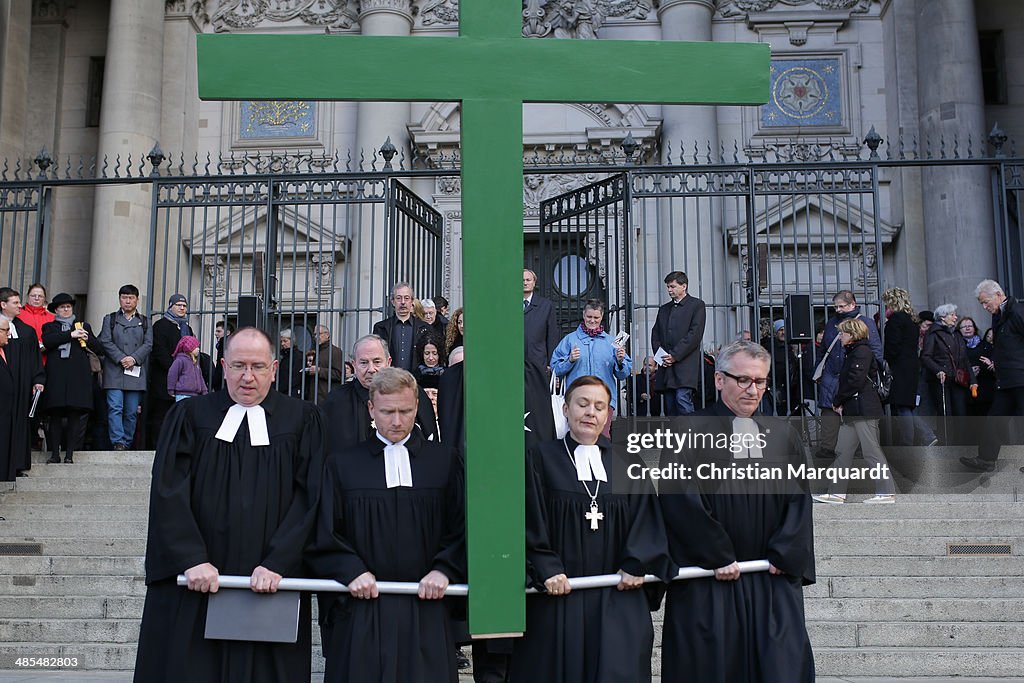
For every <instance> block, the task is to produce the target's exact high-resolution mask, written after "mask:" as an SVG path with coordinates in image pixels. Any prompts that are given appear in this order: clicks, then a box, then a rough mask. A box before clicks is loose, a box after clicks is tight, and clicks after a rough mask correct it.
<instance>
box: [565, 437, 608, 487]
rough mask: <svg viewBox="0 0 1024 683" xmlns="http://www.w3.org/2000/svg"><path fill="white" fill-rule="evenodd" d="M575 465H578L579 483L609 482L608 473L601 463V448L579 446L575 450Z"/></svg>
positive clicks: (577, 477)
mask: <svg viewBox="0 0 1024 683" xmlns="http://www.w3.org/2000/svg"><path fill="white" fill-rule="evenodd" d="M573 464H574V465H576V479H578V480H579V481H593V480H594V479H597V480H598V481H604V482H606V481H608V473H607V472H606V471H605V469H604V463H603V462H602V461H601V447H600V446H598V445H596V444H594V445H592V446H585V445H583V444H578V445H577V446H576V448H575V449H573Z"/></svg>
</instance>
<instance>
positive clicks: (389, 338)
mask: <svg viewBox="0 0 1024 683" xmlns="http://www.w3.org/2000/svg"><path fill="white" fill-rule="evenodd" d="M415 296H416V295H415V294H413V291H412V287H410V286H409V284H408V283H406V282H399V283H398V284H397V285H395V287H394V289H392V290H391V305H392V306H394V307H395V313H394V315H392V316H391V317H390V318H384V320H381V321H380V322H379V323H377V324H376V325H374V326H373V333H374V334H375V335H377V336H378V337H380V338H381V339H383V340H384V341H385V342H387V345H388V348H389V349H390V350H391V357H392V360H393V366H394V367H396V368H402V369H403V370H408V371H409V372H412V369H413V364H414V363H415V361H416V358H415V356H416V342H417V341H419V338H420V335H422V334H424V333H426V332H428V331H430V329H431V327H430V325H428V324H427V323H425V322H424V321H422V320H420V319H419V318H417V317H416V316H414V315H413V314H412V302H413V299H414V298H415Z"/></svg>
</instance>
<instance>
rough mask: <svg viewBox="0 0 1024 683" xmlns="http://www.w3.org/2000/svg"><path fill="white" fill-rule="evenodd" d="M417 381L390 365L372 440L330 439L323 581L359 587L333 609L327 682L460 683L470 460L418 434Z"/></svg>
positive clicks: (316, 552) (322, 526)
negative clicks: (458, 596)
mask: <svg viewBox="0 0 1024 683" xmlns="http://www.w3.org/2000/svg"><path fill="white" fill-rule="evenodd" d="M417 389H418V387H417V385H416V380H415V378H413V376H412V375H411V374H410V373H408V372H406V371H405V370H401V369H400V368H381V369H380V370H379V371H378V372H377V373H376V375H375V377H374V378H373V381H372V382H371V384H370V410H371V411H372V413H373V418H374V423H375V425H376V430H375V433H374V435H373V437H372V438H371V439H369V440H367V441H364V442H363V443H361V444H359V445H358V446H355V447H353V448H348V449H344V450H339V449H338V448H337V445H336V444H334V443H331V444H330V456H329V457H328V464H327V469H326V471H325V474H324V485H323V492H322V494H321V506H320V515H319V522H318V524H317V532H316V540H315V542H314V544H313V548H312V549H311V551H310V553H309V558H308V562H309V564H310V566H311V567H312V568H313V571H314V573H315V574H316V575H317V576H321V577H324V578H330V579H334V580H336V581H339V582H341V583H343V584H346V585H347V586H348V588H349V593H348V594H347V595H345V594H341V595H342V597H341V599H339V600H338V601H336V602H335V603H333V604H332V605H331V606H330V608H329V609H330V612H329V614H328V615H327V623H328V624H329V629H328V630H327V631H326V633H327V634H328V635H329V640H328V641H327V642H325V643H324V645H323V649H324V653H325V655H326V659H327V667H326V671H325V675H324V680H325V682H326V683H420V682H422V683H455V681H456V680H457V678H458V670H457V668H456V664H455V644H454V638H453V633H452V625H451V619H450V617H449V614H448V606H447V605H446V604H445V603H444V602H443V601H442V600H441V598H443V597H444V594H445V590H446V589H447V587H448V584H449V582H457V581H460V580H462V579H463V578H464V576H465V536H464V531H465V521H464V482H463V476H462V467H461V464H460V460H459V457H458V456H457V455H456V454H455V453H454V452H453V450H452V449H451V448H449V447H447V446H445V445H442V444H439V443H436V442H429V441H425V440H424V439H423V438H422V437H421V436H420V434H419V432H418V431H417V430H415V429H413V426H414V423H415V420H416V412H417V405H416V404H417V402H418V396H419V392H418V391H417ZM377 581H404V582H414V583H419V592H418V595H417V596H412V595H382V594H380V593H379V592H378V589H377Z"/></svg>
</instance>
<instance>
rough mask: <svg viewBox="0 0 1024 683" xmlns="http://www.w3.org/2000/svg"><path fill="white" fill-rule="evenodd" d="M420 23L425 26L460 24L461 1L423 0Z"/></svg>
mask: <svg viewBox="0 0 1024 683" xmlns="http://www.w3.org/2000/svg"><path fill="white" fill-rule="evenodd" d="M420 21H421V22H422V23H423V25H424V26H432V25H434V24H457V23H459V0H422V4H421V5H420Z"/></svg>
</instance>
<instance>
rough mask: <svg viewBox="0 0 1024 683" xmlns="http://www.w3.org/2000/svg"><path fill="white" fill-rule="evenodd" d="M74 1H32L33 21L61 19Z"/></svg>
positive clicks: (72, 5)
mask: <svg viewBox="0 0 1024 683" xmlns="http://www.w3.org/2000/svg"><path fill="white" fill-rule="evenodd" d="M74 6H75V0H32V18H33V19H63V18H64V16H65V15H66V14H67V11H68V10H69V9H71V8H72V7H74Z"/></svg>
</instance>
